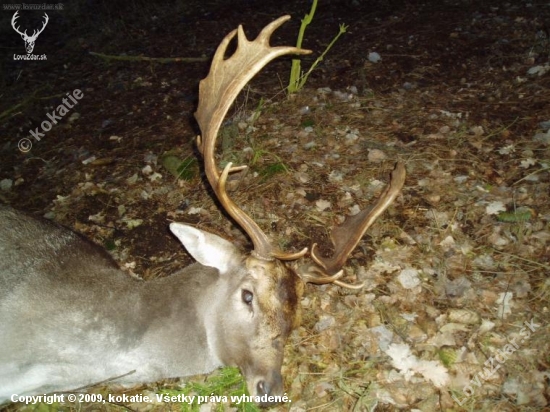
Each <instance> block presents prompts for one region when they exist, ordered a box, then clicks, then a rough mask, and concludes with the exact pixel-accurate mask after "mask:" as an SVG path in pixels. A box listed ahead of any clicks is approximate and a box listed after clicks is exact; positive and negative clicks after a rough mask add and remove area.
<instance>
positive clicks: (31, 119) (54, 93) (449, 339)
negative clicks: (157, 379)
mask: <svg viewBox="0 0 550 412" xmlns="http://www.w3.org/2000/svg"><path fill="white" fill-rule="evenodd" d="M160 3H161V2H159V4H155V3H152V4H151V3H145V2H144V3H140V1H135V2H129V3H123V4H118V5H116V6H115V5H110V4H109V3H107V2H102V1H93V0H89V1H84V0H82V1H80V2H72V3H71V4H65V10H64V11H51V12H49V18H50V21H49V23H48V26H47V28H46V29H45V30H44V32H43V33H41V34H40V36H39V38H38V40H37V41H36V45H35V51H34V53H35V54H39V55H40V54H46V55H47V60H45V61H32V62H31V61H20V60H18V61H14V60H13V58H12V55H13V54H14V53H15V54H23V53H24V44H23V41H22V40H21V38H20V36H18V35H17V34H16V33H14V32H13V30H12V29H11V27H10V24H9V20H10V19H11V17H12V15H13V14H12V12H11V11H10V12H8V11H5V10H3V11H2V15H1V19H2V20H1V21H2V25H1V26H2V29H1V30H2V36H3V38H4V39H5V42H4V47H3V48H2V51H3V55H4V58H3V60H2V63H1V66H0V69H1V71H2V78H1V83H0V84H1V93H0V96H1V102H0V119H1V125H0V139H1V140H0V201H2V202H3V203H9V204H11V205H13V206H14V207H17V208H20V209H24V210H27V211H30V212H32V213H35V214H37V215H45V216H47V217H49V218H53V219H54V220H56V221H58V222H60V223H62V224H64V225H67V226H69V227H72V228H74V229H76V230H77V231H79V232H81V233H84V234H86V235H87V236H88V237H90V238H91V239H93V240H94V241H96V242H97V243H99V244H103V245H105V247H106V248H108V249H109V250H110V251H111V252H112V253H113V255H114V256H115V258H116V259H117V260H118V261H119V262H120V263H121V264H122V265H124V266H126V267H130V268H131V269H132V271H133V272H135V273H138V274H140V275H141V276H143V277H144V278H145V279H150V278H152V277H156V276H164V275H168V274H169V273H171V272H173V271H174V270H176V269H177V268H179V267H182V266H184V265H186V264H188V263H190V262H191V258H190V257H189V256H188V255H187V254H186V253H185V251H184V250H183V249H182V248H181V246H180V245H179V243H178V242H177V241H176V240H175V239H174V238H173V237H172V236H171V235H170V234H169V232H168V230H167V226H168V223H169V222H170V221H173V220H176V221H181V222H188V223H193V224H196V225H197V226H199V227H201V228H203V229H207V230H210V231H212V232H215V233H218V234H220V235H222V236H224V237H225V238H227V239H230V240H231V241H233V242H235V243H237V244H240V245H241V246H242V248H243V249H245V248H247V247H249V243H248V239H247V238H246V237H245V236H244V235H243V233H242V232H241V231H240V230H239V229H237V228H236V226H235V225H234V224H233V223H231V221H229V220H228V219H227V217H226V215H225V214H223V213H222V212H220V210H219V208H218V206H217V203H215V202H214V201H213V199H212V196H211V191H210V189H209V188H208V184H207V183H206V180H205V179H204V177H203V176H202V175H201V173H200V167H202V161H201V158H200V155H199V154H198V152H197V150H196V149H195V147H194V138H195V136H196V135H197V133H198V126H197V124H196V123H195V121H194V118H193V113H194V111H195V109H196V104H197V96H198V93H197V89H198V82H199V80H200V79H202V78H203V77H205V75H206V74H207V72H208V67H209V58H210V57H211V56H212V54H213V52H214V50H215V49H216V47H217V46H218V44H219V42H220V41H221V39H222V38H223V37H224V36H225V35H226V34H227V33H228V32H229V31H231V30H232V29H234V28H236V27H237V25H238V24H243V25H244V28H245V31H246V33H247V34H248V37H249V38H253V37H254V36H255V35H256V34H257V33H258V32H259V30H260V29H261V28H262V27H263V26H265V25H266V24H267V23H269V22H270V21H272V20H274V19H275V18H277V17H279V16H281V15H283V14H290V15H292V20H291V21H290V22H288V23H286V24H285V25H284V26H282V27H281V28H280V29H279V30H278V31H277V32H276V33H275V35H274V36H273V40H272V44H273V45H294V44H295V42H296V36H297V33H298V30H299V26H300V20H301V18H302V17H303V16H304V15H305V13H307V12H308V11H309V7H310V4H309V2H300V1H296V0H294V1H285V0H282V1H280V2H278V3H273V4H271V3H270V4H266V3H267V2H264V1H260V0H249V1H245V0H241V1H236V2H235V1H234V2H229V1H227V2H223V1H221V0H216V1H202V2H199V1H194V2H185V4H178V3H177V2H173V3H172V2H162V4H160ZM29 13H30V12H29ZM34 13H35V15H33V16H34V17H35V18H36V20H35V21H34V24H36V25H38V26H39V25H40V21H41V18H42V17H41V13H39V12H34ZM22 21H23V19H22ZM25 24H26V23H25ZM29 24H30V23H29ZM340 24H346V25H347V26H348V29H347V33H345V34H344V35H343V36H342V37H341V38H340V39H339V40H338V42H337V43H336V44H335V45H334V46H333V48H332V49H331V50H330V51H329V52H328V53H327V55H326V57H325V59H324V60H323V61H322V62H321V64H320V65H319V67H318V68H317V69H316V70H315V71H314V72H313V73H312V74H311V76H310V77H309V79H308V81H307V83H306V86H305V88H304V89H303V90H301V91H299V92H298V93H296V94H294V95H292V96H288V94H287V93H286V91H285V87H286V86H287V84H288V76H289V71H290V59H288V58H282V59H279V60H276V61H275V62H273V63H272V64H270V65H269V66H268V67H267V68H266V69H265V70H264V71H262V73H261V74H260V75H258V76H257V77H256V78H255V79H254V80H253V81H252V82H251V83H250V85H249V86H248V87H247V88H245V91H244V92H243V93H242V94H241V95H240V96H239V98H238V99H237V101H236V103H235V105H234V106H233V108H232V109H231V110H230V114H229V116H228V118H227V119H226V121H225V122H224V130H223V131H222V134H221V135H222V136H221V138H220V140H221V141H222V143H221V145H220V148H219V150H218V153H219V154H220V161H222V160H223V161H233V162H236V163H238V164H248V165H249V166H250V170H249V172H248V173H245V174H243V175H242V176H240V177H239V178H238V179H236V180H235V181H234V182H232V187H234V188H235V190H234V191H232V192H231V196H232V197H233V198H234V199H235V201H236V202H237V203H238V204H239V205H241V206H242V207H243V208H244V209H245V210H246V211H247V212H248V213H249V214H251V215H252V216H253V217H254V218H255V219H256V221H257V222H258V224H259V225H260V226H261V227H262V228H263V229H264V230H265V231H266V232H268V233H269V235H270V236H271V237H272V238H273V239H274V240H275V241H276V242H277V244H279V245H280V246H282V247H284V248H285V249H287V250H292V251H297V250H300V249H301V248H303V247H309V246H311V243H312V242H314V241H315V242H318V243H319V244H320V248H321V251H322V252H323V253H330V250H331V245H330V241H329V240H328V235H329V233H330V230H329V229H330V227H332V226H333V225H334V224H335V223H338V222H340V221H341V220H342V219H343V217H344V216H346V215H349V214H353V213H356V212H357V211H358V210H359V209H363V208H365V207H368V205H369V204H371V203H372V202H373V201H374V200H375V199H376V197H377V196H378V195H379V194H380V192H381V191H382V189H383V187H384V184H385V183H387V182H388V177H389V173H390V172H391V170H392V168H393V166H394V164H395V162H396V161H397V160H400V161H402V162H404V163H405V165H406V169H407V180H406V182H405V186H404V188H403V191H402V194H401V195H400V196H399V197H398V198H397V200H396V202H395V203H394V204H393V205H392V206H391V207H390V209H389V210H388V211H386V212H385V213H384V215H382V217H381V218H380V219H379V220H378V221H377V222H376V223H375V224H374V226H373V227H372V229H371V230H369V232H368V234H367V235H366V236H365V238H364V240H363V241H362V243H361V244H360V246H359V247H358V248H357V249H356V250H355V251H354V252H353V253H352V255H351V257H350V259H349V261H348V262H347V265H346V277H345V279H346V280H347V281H350V282H360V281H364V282H365V286H364V287H363V288H362V289H360V290H358V291H350V290H347V289H342V288H339V287H337V286H321V287H320V286H315V285H308V286H307V288H306V294H305V296H304V298H303V302H302V308H303V322H302V325H301V326H300V327H299V328H298V329H297V330H296V331H294V332H293V334H292V336H291V338H290V340H289V342H288V345H287V348H286V351H285V365H284V368H283V373H284V376H285V387H286V390H287V393H288V395H289V397H290V399H292V403H289V404H286V405H280V406H278V407H276V408H274V410H281V411H282V410H291V411H306V410H308V411H309V410H315V411H332V410H350V411H371V410H372V411H374V410H377V411H383V410H420V411H442V410H446V411H451V410H471V411H516V410H518V411H519V410H521V411H542V410H550V409H548V408H549V403H550V389H549V383H550V371H549V369H550V315H549V310H550V309H549V305H550V278H549V273H550V246H549V242H550V199H549V197H550V32H549V29H550V3H548V2H543V1H539V2H537V1H534V2H526V1H507V2H505V1H496V0H491V1H484V2H475V1H461V0H454V1H434V0H427V1H423V2H416V1H410V2H407V1H382V0H378V1H363V0H346V1H344V0H341V1H328V0H319V5H318V9H317V12H316V14H315V17H314V19H313V22H312V23H311V25H310V26H309V27H308V29H307V31H306V33H305V36H304V42H303V47H304V48H307V49H311V50H312V51H313V53H312V54H311V55H309V56H306V57H303V58H302V67H305V68H308V67H309V66H310V65H311V63H312V62H313V61H314V60H315V58H316V57H318V56H319V55H320V54H321V53H322V52H323V50H324V49H325V47H326V45H327V44H328V43H329V42H330V41H331V40H332V39H333V37H334V36H335V35H336V33H337V32H338V27H339V25H340ZM29 27H30V26H29ZM91 52H92V53H101V54H105V55H109V56H124V57H127V56H143V57H150V58H164V57H166V58H172V60H171V61H168V62H165V63H161V62H159V61H146V60H141V61H131V60H124V59H123V60H114V59H112V58H107V59H106V58H101V57H99V56H97V55H94V54H91ZM179 57H181V58H189V57H191V58H198V59H196V61H191V62H185V61H174V58H179ZM377 57H380V60H377ZM77 89H78V90H80V91H81V93H82V96H81V99H79V100H78V103H77V104H76V105H74V107H73V108H71V110H70V111H69V112H68V113H67V114H66V115H65V116H63V118H62V120H60V121H59V122H58V124H56V125H54V126H53V127H52V128H51V130H49V131H43V133H42V134H43V136H42V138H41V140H40V141H37V140H35V139H34V138H33V137H32V135H31V134H30V133H29V130H35V129H36V128H40V125H41V123H42V122H43V121H44V120H46V119H47V117H46V116H47V113H51V112H52V111H53V110H55V108H56V107H58V105H59V104H60V103H61V101H62V99H63V98H64V97H66V96H67V94H68V93H69V94H73V93H74V91H75V90H77ZM39 131H40V130H39ZM21 139H27V140H25V142H24V143H25V144H28V143H29V142H30V143H31V144H32V148H30V150H26V149H27V147H23V149H25V151H22V150H20V148H18V142H20V141H21ZM174 162H175V163H176V164H177V165H181V164H184V165H185V170H184V173H183V174H182V176H181V177H180V178H179V179H178V178H176V176H175V175H174V173H175V171H174V166H173V165H174ZM180 172H181V170H180ZM167 385H176V383H174V382H168V383H167ZM9 408H11V409H16V408H17V406H11V407H9ZM98 408H106V406H104V405H103V406H98V405H83V406H82V408H81V410H100V409H98ZM112 408H114V409H116V408H119V409H121V410H142V409H140V408H139V407H136V406H134V405H122V406H120V405H118V406H115V405H112ZM174 408H176V406H174ZM67 410H68V409H67ZM102 410H106V409H102ZM117 410H118V409H117ZM158 410H161V409H158ZM174 410H178V409H177V408H176V409H174Z"/></svg>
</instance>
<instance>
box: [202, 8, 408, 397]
mask: <svg viewBox="0 0 550 412" xmlns="http://www.w3.org/2000/svg"><path fill="white" fill-rule="evenodd" d="M289 18H290V16H283V17H280V18H278V19H277V20H275V21H273V22H272V23H270V24H269V25H267V26H266V27H265V28H264V29H263V30H262V31H261V32H260V34H259V35H258V37H257V38H256V39H255V40H253V41H250V40H248V39H247V38H246V36H245V34H244V31H243V28H242V26H239V27H238V29H237V30H234V31H232V32H231V33H229V34H228V35H227V36H226V37H225V38H224V39H223V40H222V42H221V44H220V45H219V47H218V49H217V50H216V53H215V54H214V58H213V60H212V65H211V68H210V72H209V74H208V76H207V77H206V78H205V79H203V80H202V81H201V82H200V85H199V105H198V108H197V111H196V113H195V118H196V120H197V122H198V124H199V127H200V130H201V135H199V136H198V137H197V145H198V148H199V151H200V152H201V154H202V155H203V157H204V166H205V172H206V176H207V179H208V181H209V182H210V185H211V186H212V189H213V190H214V192H215V194H216V196H217V198H218V200H219V201H220V203H221V205H222V206H223V207H224V209H225V210H226V211H227V213H228V214H229V215H230V216H231V217H232V218H233V219H234V220H235V221H236V222H237V223H238V224H239V225H240V226H241V227H242V228H243V230H244V231H245V232H246V233H247V234H248V236H249V237H250V239H251V240H252V243H253V245H254V250H253V251H252V252H251V253H250V255H249V256H248V257H246V261H245V265H246V267H247V268H248V270H249V271H250V272H251V274H252V277H254V278H257V279H263V282H265V283H266V284H267V285H269V286H266V287H265V288H264V289H265V290H271V295H270V294H267V295H264V294H259V295H258V299H260V302H259V304H260V305H261V306H262V307H263V308H264V309H265V310H266V311H267V313H270V315H268V318H270V319H273V320H275V319H281V318H286V319H292V318H293V319H294V320H293V321H292V322H290V323H287V327H286V328H287V329H288V327H290V326H293V325H295V324H296V323H297V316H295V315H294V312H293V311H294V310H297V309H293V308H291V307H290V306H289V305H286V306H283V307H282V308H281V307H278V306H277V305H274V304H273V302H274V300H272V297H271V296H273V294H275V295H279V296H280V295H281V294H283V295H291V296H300V295H301V286H300V284H301V283H302V282H304V283H307V282H310V283H315V284H324V283H334V284H336V285H339V286H343V287H350V288H358V287H361V286H362V285H350V284H347V283H345V282H343V281H341V280H340V278H341V277H342V276H343V273H344V272H343V270H342V268H343V266H344V264H345V262H346V260H347V258H348V256H349V254H350V253H351V252H352V251H353V249H354V248H355V247H356V246H357V244H358V243H359V241H360V240H361V237H362V236H363V235H364V234H365V232H366V231H367V229H368V228H369V227H370V226H371V225H372V224H373V223H374V221H375V220H376V219H377V218H378V217H379V216H380V215H381V214H382V213H383V212H384V210H386V209H387V208H388V206H389V205H390V204H391V203H392V202H393V201H394V199H395V198H396V196H397V195H398V194H399V192H400V190H401V188H402V187H403V184H404V181H405V168H404V166H403V165H402V164H401V163H398V164H397V166H396V168H395V170H394V171H393V172H392V176H391V182H390V184H389V186H388V187H387V188H386V190H385V191H384V192H383V194H382V195H381V197H380V199H379V200H378V201H377V202H376V203H375V204H374V205H373V206H372V207H371V208H370V209H369V210H365V211H362V212H360V213H359V214H357V215H355V216H352V217H349V218H348V219H347V220H346V221H345V222H344V224H342V225H341V226H339V227H336V228H334V229H333V230H332V235H331V237H332V241H333V244H334V247H335V253H334V256H333V257H330V258H324V257H322V256H320V255H319V254H318V253H317V250H316V245H315V244H314V245H313V247H312V250H311V257H312V259H313V263H312V264H310V265H302V269H300V270H297V269H295V266H294V265H290V264H289V263H288V262H289V261H295V260H297V259H300V258H303V257H304V256H305V255H306V254H307V252H308V249H307V248H305V249H303V250H301V251H299V252H295V253H285V252H282V251H280V250H278V249H277V248H276V247H275V246H274V245H273V244H272V242H271V241H270V240H269V238H268V236H267V235H266V234H265V233H264V232H263V231H262V230H261V229H260V227H259V226H258V225H257V224H256V223H255V222H254V221H253V219H252V218H251V217H250V216H248V215H247V214H246V213H245V212H244V211H243V210H242V209H241V208H239V207H238V206H237V205H236V204H235V203H234V202H233V200H232V199H231V198H230V197H229V195H228V194H227V190H226V181H227V178H228V175H229V174H230V173H233V172H236V171H241V170H243V169H245V168H246V166H233V165H232V164H231V163H228V164H227V165H226V166H225V168H224V169H223V170H219V169H218V167H217V164H216V160H215V146H216V137H217V135H218V131H219V129H220V126H221V124H222V121H223V119H224V117H225V115H226V114H227V112H228V110H229V108H230V106H231V105H232V103H233V101H234V100H235V98H236V97H237V95H238V94H239V92H240V91H241V90H242V88H243V87H244V86H245V85H246V83H247V82H248V81H249V80H250V79H252V77H254V75H256V74H257V73H258V72H259V71H260V70H261V69H262V68H263V67H264V66H265V65H266V64H268V63H269V62H270V61H272V60H273V59H275V58H277V57H279V56H283V55H287V54H308V53H310V51H309V50H303V49H300V48H296V47H288V46H279V47H272V46H270V44H269V40H270V37H271V35H272V34H273V32H274V31H275V30H276V29H277V28H279V27H280V26H281V25H282V24H283V23H284V22H286V21H287V20H289ZM235 36H237V46H236V51H235V52H234V53H233V54H232V55H231V56H229V57H227V58H225V54H226V51H227V48H228V45H229V43H230V42H231V40H233V39H234V38H235ZM304 268H305V269H304ZM298 279H300V280H301V282H297V280H298ZM280 288H288V289H287V290H286V291H285V290H282V289H280ZM248 298H249V299H252V296H248ZM282 301H283V302H284V301H285V299H283V300H282ZM292 301H294V299H292ZM281 311H282V312H281ZM277 312H280V313H277ZM274 323H275V322H274ZM288 333H289V331H288V330H285V331H284V333H283V332H280V333H279V334H278V336H280V337H284V338H285V339H286V336H287V335H288ZM283 343H284V342H281V340H279V341H278V342H277V343H276V344H274V343H273V342H272V341H271V339H270V338H267V339H266V340H265V342H263V343H262V344H263V345H266V346H274V345H275V346H278V347H279V350H282V349H281V348H282V344H283ZM281 362H282V359H281ZM241 368H242V366H241ZM242 369H243V368H242ZM244 370H245V375H246V367H245V368H244ZM247 380H248V378H247ZM264 383H265V382H262V384H264ZM277 386H279V385H277ZM249 389H252V391H254V392H256V393H258V392H259V393H266V391H265V388H256V387H255V386H254V384H253V381H252V382H251V381H249ZM252 391H251V392H252ZM268 392H269V391H268ZM271 393H275V394H276V393H277V391H273V392H271Z"/></svg>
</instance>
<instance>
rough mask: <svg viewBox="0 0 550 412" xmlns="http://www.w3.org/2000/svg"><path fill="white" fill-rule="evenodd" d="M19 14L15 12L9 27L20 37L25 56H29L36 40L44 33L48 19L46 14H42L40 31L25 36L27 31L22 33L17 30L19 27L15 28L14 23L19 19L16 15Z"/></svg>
mask: <svg viewBox="0 0 550 412" xmlns="http://www.w3.org/2000/svg"><path fill="white" fill-rule="evenodd" d="M17 13H19V10H18V11H16V12H15V14H14V15H13V17H12V18H11V27H13V29H14V30H15V31H16V32H17V33H19V34H20V35H21V38H22V39H23V41H24V42H25V49H26V50H27V54H31V53H32V51H33V50H34V43H35V42H36V39H37V38H38V36H39V35H40V33H42V32H43V31H44V29H45V28H46V25H47V24H48V21H49V20H50V18H49V17H48V14H46V13H44V23H42V28H41V29H40V30H34V32H33V34H32V36H28V35H27V30H25V31H24V32H23V33H22V32H21V31H20V30H19V27H15V21H16V20H17V19H18V18H19V16H18V15H17Z"/></svg>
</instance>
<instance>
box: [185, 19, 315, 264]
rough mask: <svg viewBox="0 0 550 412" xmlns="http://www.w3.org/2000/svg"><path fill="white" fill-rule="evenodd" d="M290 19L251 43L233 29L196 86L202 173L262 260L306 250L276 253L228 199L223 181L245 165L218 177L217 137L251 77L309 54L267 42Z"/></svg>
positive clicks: (268, 28)
mask: <svg viewBox="0 0 550 412" xmlns="http://www.w3.org/2000/svg"><path fill="white" fill-rule="evenodd" d="M289 19H290V16H283V17H280V18H278V19H277V20H275V21H273V22H271V23H270V24H268V25H267V26H266V27H264V29H263V30H262V31H261V32H260V34H259V35H258V37H257V38H256V39H255V40H254V41H249V40H248V39H247V38H246V35H245V34H244V31H243V28H242V26H239V28H238V29H236V30H233V31H232V32H231V33H229V34H228V35H227V36H225V38H224V39H223V40H222V42H221V43H220V45H219V46H218V49H217V50H216V53H215V54H214V58H213V59H212V65H211V68H210V72H209V73H208V76H207V77H206V78H204V79H203V80H201V82H200V84H199V105H198V108H197V111H196V112H195V118H196V119H197V122H198V124H199V127H200V130H201V134H202V137H201V136H198V137H197V145H198V147H199V150H200V152H201V153H202V155H203V157H204V163H205V171H206V176H207V178H208V181H209V182H210V185H211V186H212V188H213V189H214V192H215V193H216V196H217V197H218V199H219V201H220V203H221V204H222V206H223V207H224V208H225V210H226V211H227V213H229V214H230V215H231V217H232V218H233V219H235V221H236V222H237V223H238V224H239V225H240V226H241V227H242V228H243V229H244V230H245V231H246V233H247V234H248V236H249V237H250V239H251V240H252V243H253V244H254V255H255V256H256V257H259V258H262V259H272V258H277V259H288V260H291V259H297V258H298V257H301V256H303V255H304V254H305V253H306V252H307V249H304V250H302V251H301V252H298V253H295V254H283V253H281V252H278V251H275V250H274V248H273V246H272V245H271V242H270V241H269V239H268V238H267V236H266V234H265V233H264V232H263V231H262V230H261V229H260V227H259V226H258V225H257V224H256V223H255V222H254V221H253V220H252V218H250V216H248V215H247V214H246V213H245V212H244V211H243V210H242V209H240V208H239V207H237V205H236V204H235V203H234V202H233V201H232V200H231V199H230V198H229V196H228V195H227V192H226V190H225V181H226V179H227V176H228V175H229V173H232V172H235V171H238V170H242V169H245V168H246V166H236V167H233V166H232V164H231V163H229V164H228V165H227V166H226V167H225V169H224V170H223V172H222V173H221V174H220V172H219V170H218V168H217V166H216V161H215V156H214V151H215V146H216V137H217V135H218V131H219V129H220V126H221V123H222V121H223V119H224V117H225V115H226V114H227V111H228V110H229V107H231V105H232V104H233V101H234V100H235V98H236V97H237V95H238V94H239V92H240V91H241V90H242V88H243V87H244V86H245V84H246V83H248V81H250V79H252V77H254V76H255V75H256V74H257V73H258V72H259V71H260V70H261V69H262V68H263V67H264V66H265V65H266V64H268V63H269V62H270V61H272V60H273V59H275V58H277V57H279V56H282V55H285V54H308V53H311V51H310V50H304V49H300V48H297V47H289V46H279V47H271V46H270V45H269V40H270V38H271V35H272V34H273V32H274V31H275V30H276V29H277V28H279V27H280V26H281V25H282V24H283V23H284V22H286V21H287V20H289ZM235 34H237V49H236V51H235V53H234V54H233V55H232V56H230V57H229V58H227V59H224V55H225V53H226V51H227V47H228V46H229V42H230V41H231V40H232V39H233V38H234V37H235Z"/></svg>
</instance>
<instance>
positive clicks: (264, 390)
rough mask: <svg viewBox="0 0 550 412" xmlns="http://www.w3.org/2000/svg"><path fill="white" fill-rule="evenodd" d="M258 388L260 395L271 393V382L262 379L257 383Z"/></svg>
mask: <svg viewBox="0 0 550 412" xmlns="http://www.w3.org/2000/svg"><path fill="white" fill-rule="evenodd" d="M256 390H257V391H258V395H259V396H262V395H268V394H269V390H270V387H269V384H268V383H267V382H266V381H260V382H258V385H256Z"/></svg>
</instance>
